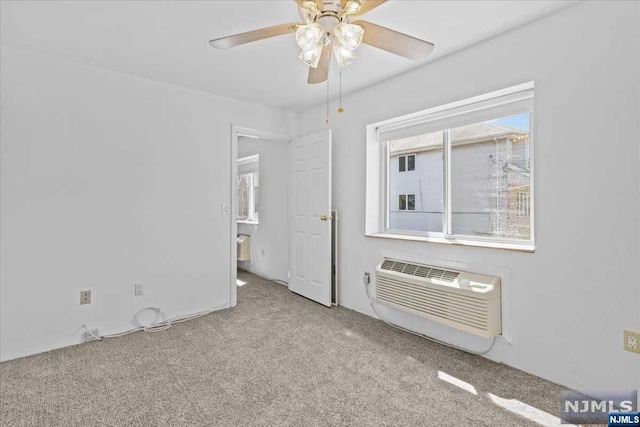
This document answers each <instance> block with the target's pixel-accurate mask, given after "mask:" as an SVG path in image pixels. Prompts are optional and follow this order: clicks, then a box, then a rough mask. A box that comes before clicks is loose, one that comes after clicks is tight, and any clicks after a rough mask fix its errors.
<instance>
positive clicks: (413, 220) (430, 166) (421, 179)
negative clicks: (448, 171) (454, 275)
mask: <svg viewBox="0 0 640 427" xmlns="http://www.w3.org/2000/svg"><path fill="white" fill-rule="evenodd" d="M442 147H443V132H441V131H439V132H430V133H427V134H423V135H417V136H413V137H410V138H403V139H397V140H395V141H390V142H389V159H388V160H389V164H390V165H393V164H394V162H397V161H399V160H398V159H400V158H405V157H408V158H409V162H412V163H413V168H414V170H416V173H399V172H396V171H397V170H399V169H398V168H395V167H390V168H389V171H390V172H389V190H388V191H389V200H397V199H398V196H399V195H400V194H403V195H405V194H406V195H408V196H407V198H406V205H407V209H408V210H402V209H399V210H394V209H393V207H394V206H393V205H392V206H389V211H388V212H387V215H388V216H387V218H388V219H389V228H390V229H391V230H404V231H421V232H439V233H441V232H442V199H443V178H442V173H443V171H442V165H443V162H442V153H443V151H442ZM407 152H409V153H415V154H413V155H411V156H407V155H406V154H405V153H407ZM400 154H402V155H400ZM411 158H413V160H411ZM410 164H411V163H410Z"/></svg>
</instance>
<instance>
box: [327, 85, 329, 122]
mask: <svg viewBox="0 0 640 427" xmlns="http://www.w3.org/2000/svg"><path fill="white" fill-rule="evenodd" d="M327 124H329V79H327Z"/></svg>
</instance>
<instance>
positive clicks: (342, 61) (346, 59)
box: [333, 45, 356, 68]
mask: <svg viewBox="0 0 640 427" xmlns="http://www.w3.org/2000/svg"><path fill="white" fill-rule="evenodd" d="M333 57H334V58H335V60H336V62H337V63H338V68H344V67H346V66H347V65H349V64H351V63H352V62H353V61H354V60H355V59H356V53H355V52H354V51H352V50H349V49H346V48H345V47H344V46H340V45H336V46H333Z"/></svg>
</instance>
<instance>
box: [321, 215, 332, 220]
mask: <svg viewBox="0 0 640 427" xmlns="http://www.w3.org/2000/svg"><path fill="white" fill-rule="evenodd" d="M320 219H321V220H322V221H326V220H328V219H333V218H329V217H328V216H327V215H322V216H321V217H320Z"/></svg>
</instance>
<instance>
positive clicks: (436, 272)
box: [380, 259, 460, 282]
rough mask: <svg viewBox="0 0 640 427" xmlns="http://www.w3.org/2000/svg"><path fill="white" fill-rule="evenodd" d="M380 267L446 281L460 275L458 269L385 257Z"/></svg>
mask: <svg viewBox="0 0 640 427" xmlns="http://www.w3.org/2000/svg"><path fill="white" fill-rule="evenodd" d="M380 268H381V269H382V270H390V271H395V272H398V273H402V274H408V275H409V276H417V277H427V278H429V279H440V280H443V281H445V282H453V281H454V280H456V278H457V277H458V276H459V275H460V273H459V272H457V271H450V270H443V269H440V268H435V267H428V266H425V265H420V264H412V263H409V262H401V261H392V260H389V259H385V260H384V261H383V262H382V264H381V266H380Z"/></svg>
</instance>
